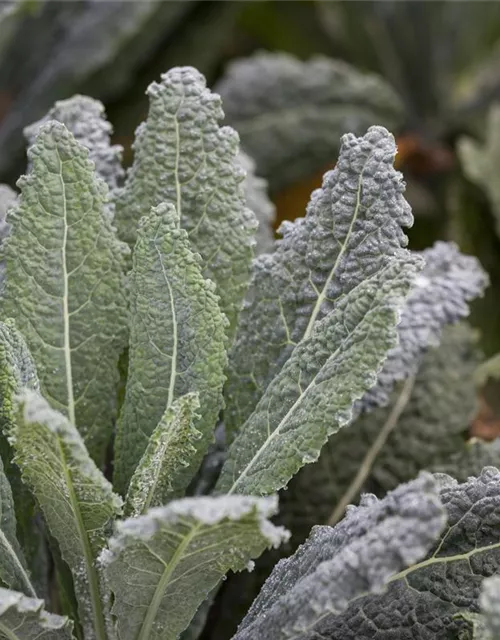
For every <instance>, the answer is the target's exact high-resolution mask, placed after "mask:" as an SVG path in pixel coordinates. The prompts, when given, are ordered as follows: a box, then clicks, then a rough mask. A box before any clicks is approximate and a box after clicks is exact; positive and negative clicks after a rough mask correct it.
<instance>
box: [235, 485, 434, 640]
mask: <svg viewBox="0 0 500 640" xmlns="http://www.w3.org/2000/svg"><path fill="white" fill-rule="evenodd" d="M438 496H439V491H438V488H437V486H436V483H435V482H434V480H433V478H432V476H431V475H430V474H422V475H421V476H419V477H418V478H417V479H416V480H414V481H412V482H410V483H408V484H405V485H401V486H400V487H398V488H397V489H396V490H395V491H393V492H392V493H389V494H388V495H387V496H386V497H385V498H384V499H383V500H380V501H379V500H377V498H375V496H373V495H366V496H365V497H364V499H363V502H362V504H361V506H360V507H357V508H355V507H353V508H351V509H350V511H349V513H348V515H347V517H346V518H345V520H344V521H343V522H341V523H340V524H339V525H337V527H335V528H334V529H332V528H331V527H325V526H323V527H314V529H313V530H312V533H311V535H310V537H309V539H308V540H307V541H306V543H305V544H304V545H302V546H301V547H300V548H299V549H298V551H297V552H296V553H295V555H294V556H292V557H290V558H288V559H286V560H282V561H281V562H280V563H278V564H277V565H276V567H275V569H274V571H273V573H272V574H271V576H270V577H269V579H268V580H267V582H266V583H265V585H264V586H263V588H262V590H261V593H260V594H259V596H258V598H257V599H256V600H255V602H254V604H253V605H252V607H251V609H250V611H249V612H248V614H247V616H246V617H245V619H244V620H243V622H242V623H241V625H240V627H239V629H238V632H237V633H236V635H235V636H234V640H255V639H256V638H259V640H292V639H298V638H301V639H305V638H308V639H309V638H311V639H312V638H323V637H324V636H320V635H318V636H316V635H315V634H314V631H313V629H314V627H315V626H316V625H317V624H318V623H319V622H320V621H321V620H322V619H324V618H326V617H328V616H331V617H333V616H335V615H339V614H341V613H343V612H344V611H345V610H346V609H347V608H348V607H349V606H350V605H351V603H353V606H354V607H355V606H356V601H357V600H359V599H360V598H362V597H366V596H368V594H370V593H372V594H373V593H380V592H381V591H384V590H385V588H386V586H387V584H388V582H389V581H390V580H391V578H392V577H393V576H394V574H397V573H398V572H399V571H403V570H405V569H406V568H407V567H408V566H411V565H413V564H414V563H415V562H417V561H420V560H422V558H424V557H425V555H426V554H427V553H428V552H429V551H430V549H431V548H432V546H433V545H434V544H435V542H436V540H437V539H438V538H439V535H440V534H441V532H442V530H443V528H444V526H445V523H446V515H445V511H444V509H443V506H442V505H441V503H440V501H439V497H438ZM384 614H386V612H384ZM387 615H390V609H389V611H388V612H387ZM365 637H366V636H365V635H360V636H358V640H360V639H361V638H365ZM373 637H374V636H373ZM400 637H403V636H400Z"/></svg>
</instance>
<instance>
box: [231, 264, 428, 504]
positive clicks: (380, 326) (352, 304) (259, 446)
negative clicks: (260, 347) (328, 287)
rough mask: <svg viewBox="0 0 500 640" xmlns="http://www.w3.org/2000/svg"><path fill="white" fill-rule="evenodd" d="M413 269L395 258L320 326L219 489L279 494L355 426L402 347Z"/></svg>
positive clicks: (267, 401)
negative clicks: (360, 404)
mask: <svg viewBox="0 0 500 640" xmlns="http://www.w3.org/2000/svg"><path fill="white" fill-rule="evenodd" d="M417 264H418V261H417ZM415 266H416V263H415V261H413V262H412V260H411V259H410V258H408V257H406V256H405V257H402V258H399V259H394V261H393V263H392V264H390V265H389V266H387V267H386V268H385V269H383V270H381V271H379V272H377V273H375V275H373V276H372V277H371V278H368V279H366V280H364V281H363V282H362V283H361V284H359V285H358V286H357V287H356V288H354V289H352V290H351V291H350V292H349V293H348V294H346V295H345V296H343V297H342V298H341V299H340V300H339V301H338V302H337V305H336V307H335V309H334V310H333V311H331V312H330V313H329V314H327V315H326V316H325V317H324V318H323V319H322V320H319V321H318V322H316V323H315V325H314V328H313V330H312V333H311V336H310V337H308V338H304V339H303V340H302V341H301V342H300V343H299V345H298V346H297V347H296V348H295V350H294V351H293V353H292V356H291V357H290V359H289V360H288V361H287V362H286V364H285V365H284V367H283V368H282V369H281V371H280V372H279V373H278V375H277V376H276V377H275V379H274V380H273V381H272V382H271V384H270V385H269V386H268V388H267V390H266V392H265V394H264V396H263V397H262V399H261V400H260V402H259V404H258V405H257V407H256V409H255V411H254V413H253V414H252V415H251V416H250V417H249V418H248V420H247V421H246V423H245V424H244V425H243V426H242V428H241V430H240V432H239V434H238V436H237V437H236V440H235V441H234V442H233V444H232V446H231V448H230V449H229V453H228V458H227V461H226V463H225V465H224V467H223V469H222V473H221V477H220V479H219V483H218V489H219V490H220V491H221V492H229V493H234V492H236V493H258V494H266V493H272V492H274V491H276V490H278V489H281V488H282V487H284V486H286V485H287V483H288V481H289V480H290V478H291V477H292V476H293V475H294V474H295V473H297V471H298V470H299V469H300V468H301V467H302V466H303V465H304V464H307V463H311V462H314V461H315V460H317V458H318V456H319V453H320V450H321V447H322V446H323V444H324V443H325V442H326V440H327V439H328V437H329V436H331V435H332V434H334V433H336V432H337V431H338V430H339V429H341V428H342V427H343V426H345V425H347V424H349V422H350V420H351V419H352V417H353V405H354V403H355V402H356V401H357V400H359V399H360V398H361V397H362V396H363V394H364V393H365V392H366V391H367V389H369V388H370V387H371V386H372V385H373V384H374V383H375V382H376V379H377V374H378V372H379V370H380V367H381V365H382V363H383V362H384V359H385V357H386V355H387V352H388V351H389V350H390V349H391V348H392V347H393V346H394V345H395V344H396V340H397V331H396V325H397V322H398V319H399V311H400V309H401V307H402V306H403V303H404V299H405V296H406V295H407V294H408V291H409V288H410V285H411V282H412V280H413V276H414V274H415Z"/></svg>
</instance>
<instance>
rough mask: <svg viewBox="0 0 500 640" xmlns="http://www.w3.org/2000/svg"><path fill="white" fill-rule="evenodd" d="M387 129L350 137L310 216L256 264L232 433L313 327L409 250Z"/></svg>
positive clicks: (229, 418)
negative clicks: (395, 258)
mask: <svg viewBox="0 0 500 640" xmlns="http://www.w3.org/2000/svg"><path fill="white" fill-rule="evenodd" d="M395 154H396V145H395V142H394V138H393V137H392V135H391V134H390V133H389V132H388V131H386V130H385V129H384V128H382V127H372V128H371V129H369V131H368V133H367V134H366V135H365V136H363V137H362V138H355V137H354V136H353V135H351V134H347V135H345V136H344V137H343V138H342V148H341V150H340V156H339V160H338V162H337V166H336V168H335V169H334V170H333V171H330V172H328V173H326V174H325V176H324V179H323V186H322V188H321V189H318V190H316V191H315V192H313V194H312V196H311V201H310V203H309V206H308V208H307V215H306V217H305V218H302V219H299V220H298V221H296V222H295V223H284V224H283V225H282V226H281V229H280V231H281V232H282V233H283V239H282V240H279V241H278V242H277V243H276V248H275V251H274V252H273V253H271V254H266V255H262V256H259V258H257V260H256V261H255V262H254V269H253V277H252V282H251V285H250V290H249V293H248V296H247V300H246V302H245V306H244V308H243V311H242V313H241V314H240V323H239V329H238V335H237V338H236V341H235V344H234V347H233V350H232V354H231V355H230V368H229V380H228V384H227V388H226V398H227V402H226V404H227V407H228V408H227V410H226V411H225V413H224V422H225V425H226V430H227V432H228V435H229V437H230V439H231V438H232V437H234V434H235V432H236V430H237V429H238V428H239V427H241V425H242V424H243V423H244V422H245V420H246V419H247V418H248V417H249V415H250V414H251V413H252V411H253V410H254V408H255V405H256V404H257V402H258V400H259V398H260V397H261V396H262V394H263V393H264V392H265V390H266V387H267V385H268V384H269V382H270V381H271V380H272V379H273V378H274V377H275V376H276V374H277V373H278V372H279V370H280V369H281V367H282V366H283V364H284V363H285V362H286V360H287V359H288V358H289V357H290V354H291V353H292V352H293V349H294V347H295V345H296V344H298V343H299V341H300V340H301V339H302V338H304V337H306V338H307V337H309V336H310V335H311V332H312V330H313V327H314V324H315V322H316V321H317V320H320V319H321V318H322V317H323V316H325V315H326V314H327V313H328V312H329V311H331V309H332V308H334V306H335V305H336V304H337V302H338V301H339V300H340V299H341V297H342V296H343V295H344V294H346V293H348V292H349V291H351V290H352V289H354V288H355V287H356V286H357V285H359V284H360V283H361V282H363V280H364V279H365V278H368V277H370V276H372V275H375V274H377V273H378V272H380V271H381V270H383V269H384V268H385V267H386V265H387V264H388V263H389V262H390V261H391V260H392V258H393V256H398V255H401V256H405V255H407V254H408V252H407V251H406V250H404V249H403V247H404V246H405V245H406V243H407V238H406V236H405V235H404V233H403V231H402V229H401V226H411V224H412V223H413V217H412V215H411V209H410V206H409V205H408V203H407V202H406V201H405V199H404V197H403V191H404V183H403V181H402V176H401V174H399V173H398V172H396V171H394V168H393V161H394V156H395Z"/></svg>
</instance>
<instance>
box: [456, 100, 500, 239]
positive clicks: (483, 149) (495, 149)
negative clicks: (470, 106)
mask: <svg viewBox="0 0 500 640" xmlns="http://www.w3.org/2000/svg"><path fill="white" fill-rule="evenodd" d="M458 153H459V157H460V160H461V162H462V165H463V168H464V171H465V174H466V175H467V177H468V178H470V180H472V181H473V182H475V183H476V184H477V185H478V186H479V187H481V188H482V189H483V190H484V192H485V193H486V195H487V196H488V198H489V200H490V202H491V208H492V212H493V215H494V216H495V226H496V231H497V235H498V236H499V237H500V187H499V184H498V180H497V178H496V176H497V175H498V172H499V171H500V106H498V105H494V106H492V107H491V109H490V111H489V114H488V121H487V125H486V131H485V134H484V143H483V144H481V143H480V142H478V141H476V140H473V139H472V138H466V137H464V138H461V139H460V140H459V143H458Z"/></svg>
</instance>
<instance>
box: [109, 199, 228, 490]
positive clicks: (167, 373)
mask: <svg viewBox="0 0 500 640" xmlns="http://www.w3.org/2000/svg"><path fill="white" fill-rule="evenodd" d="M178 220H179V218H178V215H177V213H176V210H175V209H174V207H173V206H172V205H168V204H163V205H160V206H158V207H156V208H155V209H153V210H152V211H151V213H150V215H149V216H147V217H145V218H143V219H142V221H141V225H140V227H139V234H138V238H137V244H136V247H135V251H134V256H133V268H132V272H131V275H130V283H129V289H130V306H131V312H130V313H131V318H130V356H129V373H128V380H127V389H126V394H125V401H124V404H123V407H122V411H121V414H120V418H119V422H118V433H117V439H116V453H115V465H116V467H115V469H116V473H115V486H116V487H117V488H118V490H119V491H120V492H121V493H123V495H124V494H125V492H126V490H127V486H128V483H129V480H130V478H131V476H132V474H133V472H134V469H135V468H136V466H137V464H138V463H139V460H140V459H141V456H142V455H143V453H144V451H145V450H146V447H147V445H148V440H149V437H150V435H151V434H152V433H153V431H154V429H155V427H156V425H157V424H158V422H159V421H160V419H161V417H162V416H163V415H164V413H165V411H168V409H169V408H170V407H171V406H172V403H173V402H174V400H176V399H178V398H180V397H181V396H183V395H185V394H186V393H189V392H197V393H198V395H199V401H200V405H201V407H202V408H203V410H202V412H201V417H200V419H197V420H196V422H195V427H196V429H197V430H198V431H199V432H200V433H201V438H200V439H199V440H198V441H197V442H196V453H195V454H193V455H192V456H191V459H190V461H189V462H190V470H191V476H192V475H194V473H195V472H196V470H197V468H198V466H199V465H200V463H201V460H202V458H203V455H204V454H205V453H206V451H207V448H208V445H209V443H210V442H211V441H212V440H213V431H214V426H215V422H216V420H217V416H218V414H219V411H220V408H221V406H222V386H223V384H224V380H225V376H224V368H225V365H226V360H227V358H226V351H225V342H226V338H225V333H224V329H225V327H226V319H225V318H224V316H223V314H222V313H221V311H220V309H219V306H218V298H217V296H216V295H215V292H214V289H215V287H214V285H213V283H212V282H210V281H208V280H205V279H204V277H203V275H202V273H201V266H200V260H199V256H198V255H197V254H195V253H193V251H192V250H191V247H190V243H189V240H188V235H187V233H186V231H184V229H180V228H179V226H178ZM186 474H187V470H186Z"/></svg>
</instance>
